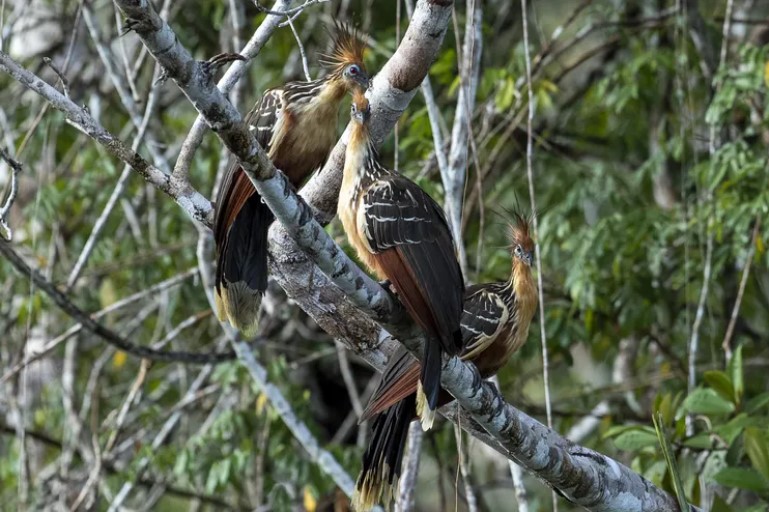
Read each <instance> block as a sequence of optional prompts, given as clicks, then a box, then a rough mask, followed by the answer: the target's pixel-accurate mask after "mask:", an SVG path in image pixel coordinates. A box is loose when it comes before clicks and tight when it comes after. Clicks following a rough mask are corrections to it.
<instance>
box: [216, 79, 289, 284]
mask: <svg viewBox="0 0 769 512" xmlns="http://www.w3.org/2000/svg"><path fill="white" fill-rule="evenodd" d="M282 109H283V92H282V90H281V89H270V90H268V91H266V92H265V93H264V95H263V96H262V98H261V99H260V100H259V101H258V102H257V104H256V105H255V106H254V108H253V109H252V110H251V111H250V112H249V113H248V114H247V115H246V119H245V122H246V124H248V125H249V126H250V129H251V130H252V131H253V132H254V136H255V137H256V140H257V141H258V142H259V144H261V146H262V147H263V148H264V150H265V151H269V144H270V140H271V139H272V134H273V129H274V128H275V123H276V122H277V120H278V118H279V117H280V115H281V112H282ZM241 213H243V215H241ZM271 222H272V212H270V211H269V208H267V205H265V204H263V203H262V201H261V198H260V197H259V195H258V194H257V193H256V189H255V188H254V186H253V184H252V183H251V181H250V180H249V179H248V176H246V173H244V172H243V170H242V169H241V168H240V166H239V165H238V162H237V159H235V158H234V157H232V156H231V157H230V163H229V166H228V168H227V172H226V173H225V175H224V179H223V180H222V185H221V187H220V188H219V193H218V194H217V197H216V210H215V218H214V240H215V242H216V247H217V252H218V258H217V269H216V285H217V287H218V286H220V285H221V284H222V283H225V282H230V283H233V282H240V281H242V282H244V283H245V284H246V285H247V286H248V288H250V289H252V290H256V289H258V290H262V291H263V290H264V289H265V288H266V285H267V274H266V272H267V270H266V252H265V251H266V246H265V243H266V229H267V228H266V227H267V226H269V225H270V223H271ZM257 226H259V227H257Z"/></svg>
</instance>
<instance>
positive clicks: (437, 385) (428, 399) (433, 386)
mask: <svg viewBox="0 0 769 512" xmlns="http://www.w3.org/2000/svg"><path fill="white" fill-rule="evenodd" d="M442 363H443V361H442V359H441V345H440V343H439V342H438V340H437V339H434V338H428V339H427V340H426V342H425V358H424V361H423V362H422V374H421V375H420V377H419V386H418V388H417V415H418V416H419V418H420V421H421V422H422V430H429V429H430V428H432V425H433V420H434V419H435V409H436V408H437V407H438V398H439V397H440V394H441V364H442Z"/></svg>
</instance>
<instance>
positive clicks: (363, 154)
mask: <svg viewBox="0 0 769 512" xmlns="http://www.w3.org/2000/svg"><path fill="white" fill-rule="evenodd" d="M370 146H371V145H370V143H369V134H368V125H367V124H365V123H359V122H357V121H353V122H352V123H351V130H350V138H349V139H348V141H347V153H346V155H345V161H344V174H345V178H346V179H353V178H358V177H359V175H361V174H363V173H364V172H365V168H366V165H365V163H366V161H367V160H368V159H369V152H370V151H371V147H370Z"/></svg>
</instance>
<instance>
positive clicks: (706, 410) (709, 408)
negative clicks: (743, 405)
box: [682, 388, 734, 414]
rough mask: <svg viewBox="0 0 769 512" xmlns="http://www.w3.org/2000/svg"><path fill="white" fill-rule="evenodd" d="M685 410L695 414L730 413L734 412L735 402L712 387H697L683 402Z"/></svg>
mask: <svg viewBox="0 0 769 512" xmlns="http://www.w3.org/2000/svg"><path fill="white" fill-rule="evenodd" d="M682 407H683V410H684V412H690V413H695V414H729V413H731V412H734V404H733V403H732V402H730V401H728V400H726V399H724V398H722V397H721V396H720V395H719V394H718V393H716V392H715V391H714V390H713V389H710V388H697V389H695V390H694V391H693V392H692V393H691V394H690V395H689V396H687V397H686V400H684V403H683V406H682Z"/></svg>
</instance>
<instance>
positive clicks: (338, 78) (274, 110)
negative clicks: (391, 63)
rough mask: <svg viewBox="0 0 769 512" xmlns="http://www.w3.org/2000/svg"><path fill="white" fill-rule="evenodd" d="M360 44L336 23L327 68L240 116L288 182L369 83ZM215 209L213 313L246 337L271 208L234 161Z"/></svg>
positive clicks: (320, 159) (268, 95)
mask: <svg viewBox="0 0 769 512" xmlns="http://www.w3.org/2000/svg"><path fill="white" fill-rule="evenodd" d="M364 50H365V45H364V44H363V43H362V42H361V40H360V39H359V38H358V37H357V35H356V33H355V32H354V31H353V30H352V29H350V28H349V27H347V26H345V25H341V24H337V25H336V27H335V30H334V33H333V48H332V50H331V52H330V53H329V54H328V55H324V56H323V62H324V63H325V64H326V65H328V66H329V73H328V74H327V75H326V76H325V77H323V78H321V79H319V80H314V81H311V82H299V81H297V82H288V83H287V84H285V85H284V86H283V87H278V88H275V89H270V90H268V91H266V92H265V93H264V96H262V98H261V100H260V101H259V102H258V103H257V104H256V106H255V107H254V108H253V110H251V112H249V114H248V116H247V117H246V122H247V123H248V124H249V126H250V129H251V130H252V131H253V132H254V135H255V136H256V139H257V140H258V141H259V144H261V146H262V147H263V148H264V149H265V151H267V154H268V155H269V157H270V159H272V162H273V163H274V164H275V167H276V168H278V169H280V170H281V171H283V173H285V174H286V176H287V177H288V179H289V181H290V182H291V184H292V185H293V186H294V187H298V186H299V185H300V184H301V183H302V181H303V180H304V179H305V178H306V177H307V176H308V175H309V174H310V173H311V172H313V171H314V170H316V169H317V168H319V167H320V166H321V165H323V163H324V162H325V161H326V158H327V157H328V154H329V152H330V151H331V148H333V146H334V143H335V142H336V140H337V130H336V127H337V121H338V114H339V105H340V103H341V102H342V99H343V98H344V96H345V94H346V93H347V92H350V91H352V90H365V89H366V88H368V84H369V78H368V74H367V73H366V68H365V66H364V64H363V52H364ZM215 216H216V218H215V222H214V238H215V241H216V253H217V267H216V283H215V294H214V295H215V299H216V309H217V312H216V313H217V316H218V317H219V319H220V320H222V321H224V320H228V321H229V322H230V323H231V324H232V325H233V326H234V327H236V328H237V329H239V330H240V331H241V332H242V333H243V335H244V336H246V337H249V338H250V337H253V336H254V335H255V334H256V330H257V327H258V324H257V321H258V313H259V305H260V304H261V299H262V295H263V294H264V291H265V290H266V288H267V230H268V228H269V226H270V223H271V222H272V220H273V215H272V212H271V211H270V209H269V208H268V207H267V205H266V204H265V203H264V202H263V201H262V198H261V197H260V196H259V194H258V193H257V191H256V189H255V188H254V187H253V185H252V184H251V182H250V181H249V179H248V177H247V176H246V174H245V173H244V172H243V170H242V169H241V168H240V166H239V165H237V162H235V163H233V164H232V165H230V167H229V169H228V170H227V173H226V174H225V177H224V181H223V182H222V187H221V189H220V190H219V194H218V196H217V198H216V213H215Z"/></svg>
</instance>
